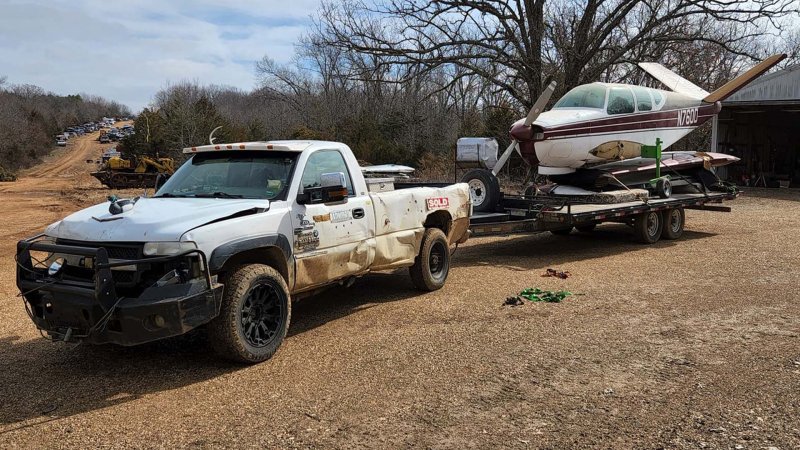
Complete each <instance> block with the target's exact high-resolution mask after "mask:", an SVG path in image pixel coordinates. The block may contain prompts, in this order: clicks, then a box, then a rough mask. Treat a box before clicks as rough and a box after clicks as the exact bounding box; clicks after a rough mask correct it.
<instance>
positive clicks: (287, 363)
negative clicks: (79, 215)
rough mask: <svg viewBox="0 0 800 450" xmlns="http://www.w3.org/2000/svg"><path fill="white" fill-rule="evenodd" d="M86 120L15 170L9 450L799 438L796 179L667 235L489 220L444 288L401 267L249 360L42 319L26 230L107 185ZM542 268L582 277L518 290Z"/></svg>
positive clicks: (2, 255) (198, 343)
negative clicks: (51, 330)
mask: <svg viewBox="0 0 800 450" xmlns="http://www.w3.org/2000/svg"><path fill="white" fill-rule="evenodd" d="M90 139H91V137H85V138H82V139H78V140H77V142H76V143H70V145H69V146H68V147H67V148H66V149H65V150H63V151H61V152H60V154H57V155H55V156H54V157H53V158H52V159H51V160H50V161H48V162H46V163H45V164H43V165H41V166H39V167H37V168H35V169H33V170H31V171H30V172H29V173H28V174H27V177H23V178H22V179H21V180H20V181H18V182H16V183H0V218H1V219H0V236H2V240H0V368H1V369H0V448H13V447H26V448H42V447H44V448H60V447H65V448H88V447H137V448H155V447H200V448H207V447H215V448H216V447H262V448H263V447H267V448H295V447H296V448H404V447H412V448H555V449H563V448H584V447H592V448H597V447H600V448H747V449H750V448H752V449H761V448H768V447H776V448H779V449H789V448H798V447H800V419H798V417H800V319H798V313H800V288H798V282H800V243H798V242H799V241H798V239H797V237H796V232H797V230H798V229H800V192H798V191H794V190H781V191H777V190H770V191H767V190H761V191H748V192H746V193H745V194H744V195H743V196H742V197H741V198H740V199H738V200H736V201H735V202H732V203H730V205H731V206H733V208H734V211H733V212H732V213H727V214H725V213H711V212H700V211H689V212H687V221H688V223H687V232H686V234H685V236H684V237H683V238H682V239H681V240H679V241H673V242H659V243H658V244H656V245H652V246H643V245H640V244H636V243H634V242H633V241H632V239H631V237H630V235H629V234H628V232H627V228H626V227H625V226H622V225H603V226H601V227H599V228H598V229H597V230H596V231H595V232H594V233H592V234H583V235H582V234H573V235H570V236H566V237H555V236H549V235H536V236H511V237H505V238H483V239H473V240H471V241H469V242H468V243H467V244H466V245H463V246H461V247H460V248H459V249H458V250H457V252H456V253H455V255H454V260H453V263H454V267H453V268H452V270H451V273H450V278H449V280H448V283H447V286H446V287H445V288H444V289H442V290H440V291H437V292H434V293H429V294H424V295H420V294H419V293H418V292H416V291H414V290H413V288H412V285H411V282H410V280H409V277H408V275H407V273H406V272H405V271H398V272H395V273H391V274H375V275H370V276H367V277H365V278H363V279H362V280H360V281H359V282H357V283H356V285H355V286H353V287H352V288H350V289H345V288H336V289H333V290H330V291H328V292H326V293H324V294H321V295H318V296H316V297H312V298H308V299H304V300H301V301H299V302H297V303H296V304H295V305H294V311H293V314H292V318H293V323H292V326H291V329H290V332H289V334H290V335H289V337H288V338H287V340H286V342H285V343H284V345H283V347H282V348H281V349H280V350H279V351H278V353H277V355H276V356H275V357H274V358H273V359H272V360H270V361H268V362H266V363H263V364H259V365H255V366H249V367H247V366H236V365H231V364H228V363H225V362H222V361H219V360H217V359H216V358H215V357H214V356H213V355H211V354H210V353H209V352H208V350H207V349H206V345H205V342H204V339H205V338H204V336H203V335H202V333H196V334H193V335H190V336H187V337H183V338H178V339H174V340H170V341H166V342H162V343H156V344H150V345H146V346H141V347H135V348H119V347H112V346H104V347H89V346H78V347H74V346H72V345H64V344H53V343H50V342H47V341H45V340H43V339H41V338H40V337H39V336H38V334H37V332H36V331H35V328H34V326H33V324H32V323H31V322H30V321H29V319H28V318H27V316H26V315H25V312H24V308H23V305H22V301H21V299H20V298H18V297H16V294H17V291H16V288H15V286H14V275H15V271H14V261H13V255H14V248H15V247H14V246H15V242H16V241H17V240H18V239H19V238H22V237H25V236H27V235H31V234H34V233H35V232H37V231H38V230H40V229H42V228H43V227H44V226H45V225H46V224H48V223H50V222H52V221H55V220H57V219H58V218H60V217H62V216H64V215H65V214H67V213H68V212H70V211H73V210H76V209H78V208H80V207H83V206H87V205H88V204H90V203H92V202H95V201H100V200H102V199H103V198H104V197H105V196H106V195H107V194H108V193H109V191H108V190H104V189H101V188H100V187H99V183H97V182H96V181H94V180H93V179H91V178H90V177H88V175H86V172H87V171H88V169H89V168H91V167H92V166H90V165H88V164H86V162H85V159H89V158H93V157H96V156H97V155H98V154H99V153H100V150H101V146H99V145H98V144H96V143H95V142H94V141H91V140H90ZM547 268H557V269H560V270H568V271H570V272H571V273H572V276H571V277H570V278H568V279H566V280H559V279H555V278H542V277H541V276H540V275H541V274H542V273H543V272H544V271H545V269H547ZM535 286H538V287H541V288H544V289H568V290H570V291H572V292H574V293H576V295H574V296H572V297H569V298H568V299H567V300H565V301H564V302H562V303H558V304H525V305H523V306H517V307H509V306H502V304H503V301H504V300H505V298H506V297H507V296H509V295H513V294H515V293H517V292H519V291H520V290H521V289H523V288H525V287H535Z"/></svg>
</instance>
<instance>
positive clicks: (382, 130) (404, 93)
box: [121, 80, 515, 164]
mask: <svg viewBox="0 0 800 450" xmlns="http://www.w3.org/2000/svg"><path fill="white" fill-rule="evenodd" d="M445 96H446V95H445V94H442V93H436V87H435V86H433V85H431V84H428V83H425V82H424V80H418V82H417V83H415V84H414V85H413V86H412V85H400V84H389V83H375V84H373V85H370V86H368V85H363V84H361V85H360V84H357V83H353V85H351V86H347V87H344V86H339V87H337V88H333V89H325V88H323V87H322V86H321V85H320V84H318V83H317V82H314V81H311V80H308V83H307V84H306V85H305V87H304V89H302V90H299V89H298V90H296V91H293V92H286V91H283V90H281V89H276V85H275V84H270V86H269V87H267V86H266V85H265V87H263V88H260V89H257V90H255V91H252V92H244V91H241V90H238V89H234V88H228V87H219V86H200V85H198V84H196V83H190V82H184V83H180V84H176V85H173V86H170V87H167V88H165V89H163V90H161V91H160V92H159V93H158V94H157V95H156V97H155V101H154V102H153V105H152V106H151V107H150V108H146V109H144V110H143V111H142V112H141V113H140V114H139V115H138V117H137V119H136V123H135V126H136V130H137V132H136V134H135V135H132V136H129V137H127V138H126V139H124V140H123V142H122V144H121V148H122V150H123V151H125V152H130V153H147V154H155V153H158V154H160V155H162V156H166V155H169V156H172V157H175V158H178V159H181V158H182V156H181V149H183V148H185V147H191V146H195V145H203V144H207V143H208V142H209V134H210V133H211V131H212V130H214V129H215V128H217V127H221V128H220V129H219V130H218V131H216V132H215V133H214V137H215V138H216V139H215V141H216V142H218V143H222V142H242V141H251V140H275V139H318V140H335V141H341V142H345V143H347V144H348V145H349V146H350V147H351V148H352V149H353V151H354V152H355V153H356V156H357V157H358V158H359V159H361V160H363V161H368V162H371V163H385V162H393V163H404V164H415V163H416V162H417V161H418V160H419V158H421V157H422V156H423V155H424V154H426V153H439V154H441V153H445V152H447V151H448V149H451V148H453V147H454V145H455V142H456V139H457V138H458V137H459V136H466V135H470V136H472V135H476V136H485V135H488V136H498V137H499V138H501V140H502V139H507V138H506V136H507V134H508V133H507V132H508V128H509V126H510V124H511V123H512V122H513V120H515V111H514V110H513V109H512V108H509V107H503V106H493V107H488V108H478V107H476V106H475V105H473V106H471V107H469V108H468V110H467V111H456V110H454V109H453V108H452V105H451V104H449V103H448V102H447V100H446V98H445Z"/></svg>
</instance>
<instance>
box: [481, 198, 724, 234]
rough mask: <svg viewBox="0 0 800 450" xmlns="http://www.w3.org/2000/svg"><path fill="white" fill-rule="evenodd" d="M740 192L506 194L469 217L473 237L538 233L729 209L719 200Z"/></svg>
mask: <svg viewBox="0 0 800 450" xmlns="http://www.w3.org/2000/svg"><path fill="white" fill-rule="evenodd" d="M738 195H739V193H738V192H707V193H690V194H673V195H672V196H671V197H670V198H665V199H662V198H650V199H648V200H646V201H632V202H624V203H609V204H606V203H603V204H601V203H588V202H580V201H567V200H564V199H559V198H553V197H547V196H539V197H524V196H510V195H504V197H503V198H502V200H501V201H500V204H499V206H498V210H497V211H496V212H490V213H475V214H473V216H472V217H471V219H470V231H471V232H472V236H473V237H478V236H490V235H498V234H501V235H502V234H513V233H537V232H544V231H558V230H565V229H566V230H567V232H568V231H569V230H570V229H571V228H572V227H581V226H591V225H592V224H597V223H602V222H628V221H632V220H634V218H636V217H638V216H641V215H643V214H645V213H649V212H652V211H667V210H671V209H679V208H684V209H705V210H711V211H722V212H729V211H730V207H727V206H718V205H710V204H719V203H722V202H723V201H725V200H733V199H735V198H736V197H738Z"/></svg>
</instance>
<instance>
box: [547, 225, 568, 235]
mask: <svg viewBox="0 0 800 450" xmlns="http://www.w3.org/2000/svg"><path fill="white" fill-rule="evenodd" d="M570 233H572V227H567V228H559V229H557V230H550V234H554V235H556V236H566V235H568V234H570Z"/></svg>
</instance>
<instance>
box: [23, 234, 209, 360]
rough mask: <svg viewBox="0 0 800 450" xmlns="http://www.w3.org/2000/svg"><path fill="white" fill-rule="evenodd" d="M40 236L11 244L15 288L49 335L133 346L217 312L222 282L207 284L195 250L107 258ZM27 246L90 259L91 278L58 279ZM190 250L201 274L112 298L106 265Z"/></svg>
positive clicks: (168, 258)
mask: <svg viewBox="0 0 800 450" xmlns="http://www.w3.org/2000/svg"><path fill="white" fill-rule="evenodd" d="M42 237H43V236H42V235H39V236H35V237H32V238H30V239H26V240H22V241H19V242H18V243H17V287H18V288H19V290H20V292H21V295H22V296H23V297H24V301H25V303H26V304H25V307H26V308H27V310H28V315H29V316H30V318H31V320H32V321H33V322H34V324H36V326H37V327H38V328H39V329H40V330H41V331H43V332H44V333H47V335H49V336H50V337H51V338H52V339H54V340H62V341H81V342H87V343H91V344H104V343H115V344H119V345H126V346H129V345H136V344H141V343H145V342H150V341H154V340H158V339H163V338H167V337H171V336H177V335H181V334H184V333H186V332H187V331H189V330H191V329H193V328H196V327H198V326H200V325H202V324H204V323H207V322H209V321H210V320H211V319H213V318H214V317H216V316H217V315H219V310H220V304H221V301H222V286H221V285H216V286H214V285H213V284H212V281H211V275H210V273H209V271H208V270H209V269H208V264H207V261H206V257H205V255H204V254H203V252H201V251H199V250H189V251H186V252H183V253H180V254H177V255H172V256H158V257H151V258H143V259H135V260H124V261H114V262H109V258H108V252H107V251H106V249H105V248H103V247H97V248H95V247H81V246H74V245H61V244H53V243H50V242H42V241H41V238H42ZM31 251H39V252H46V253H48V254H58V255H73V256H78V257H82V258H91V261H92V262H91V267H92V268H93V270H94V276H93V278H92V281H88V280H87V281H76V280H69V279H64V277H63V276H62V275H63V271H62V272H61V273H58V274H56V275H55V276H51V275H49V274H48V268H46V267H45V268H39V267H35V266H34V264H33V259H32V257H31ZM194 254H196V255H197V256H198V257H199V258H200V260H201V261H202V270H203V276H202V277H199V278H193V279H187V280H184V279H180V281H179V282H177V283H172V284H167V285H163V286H158V285H156V284H154V285H152V286H149V287H147V288H145V289H144V290H143V291H142V293H141V295H139V296H138V297H135V298H133V297H118V295H117V291H116V288H115V285H114V278H113V275H112V271H111V269H112V268H114V267H122V266H132V265H137V264H152V263H159V262H161V263H163V262H170V261H176V262H177V261H180V260H181V259H182V258H185V257H187V256H190V255H194ZM176 276H177V274H176Z"/></svg>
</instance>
